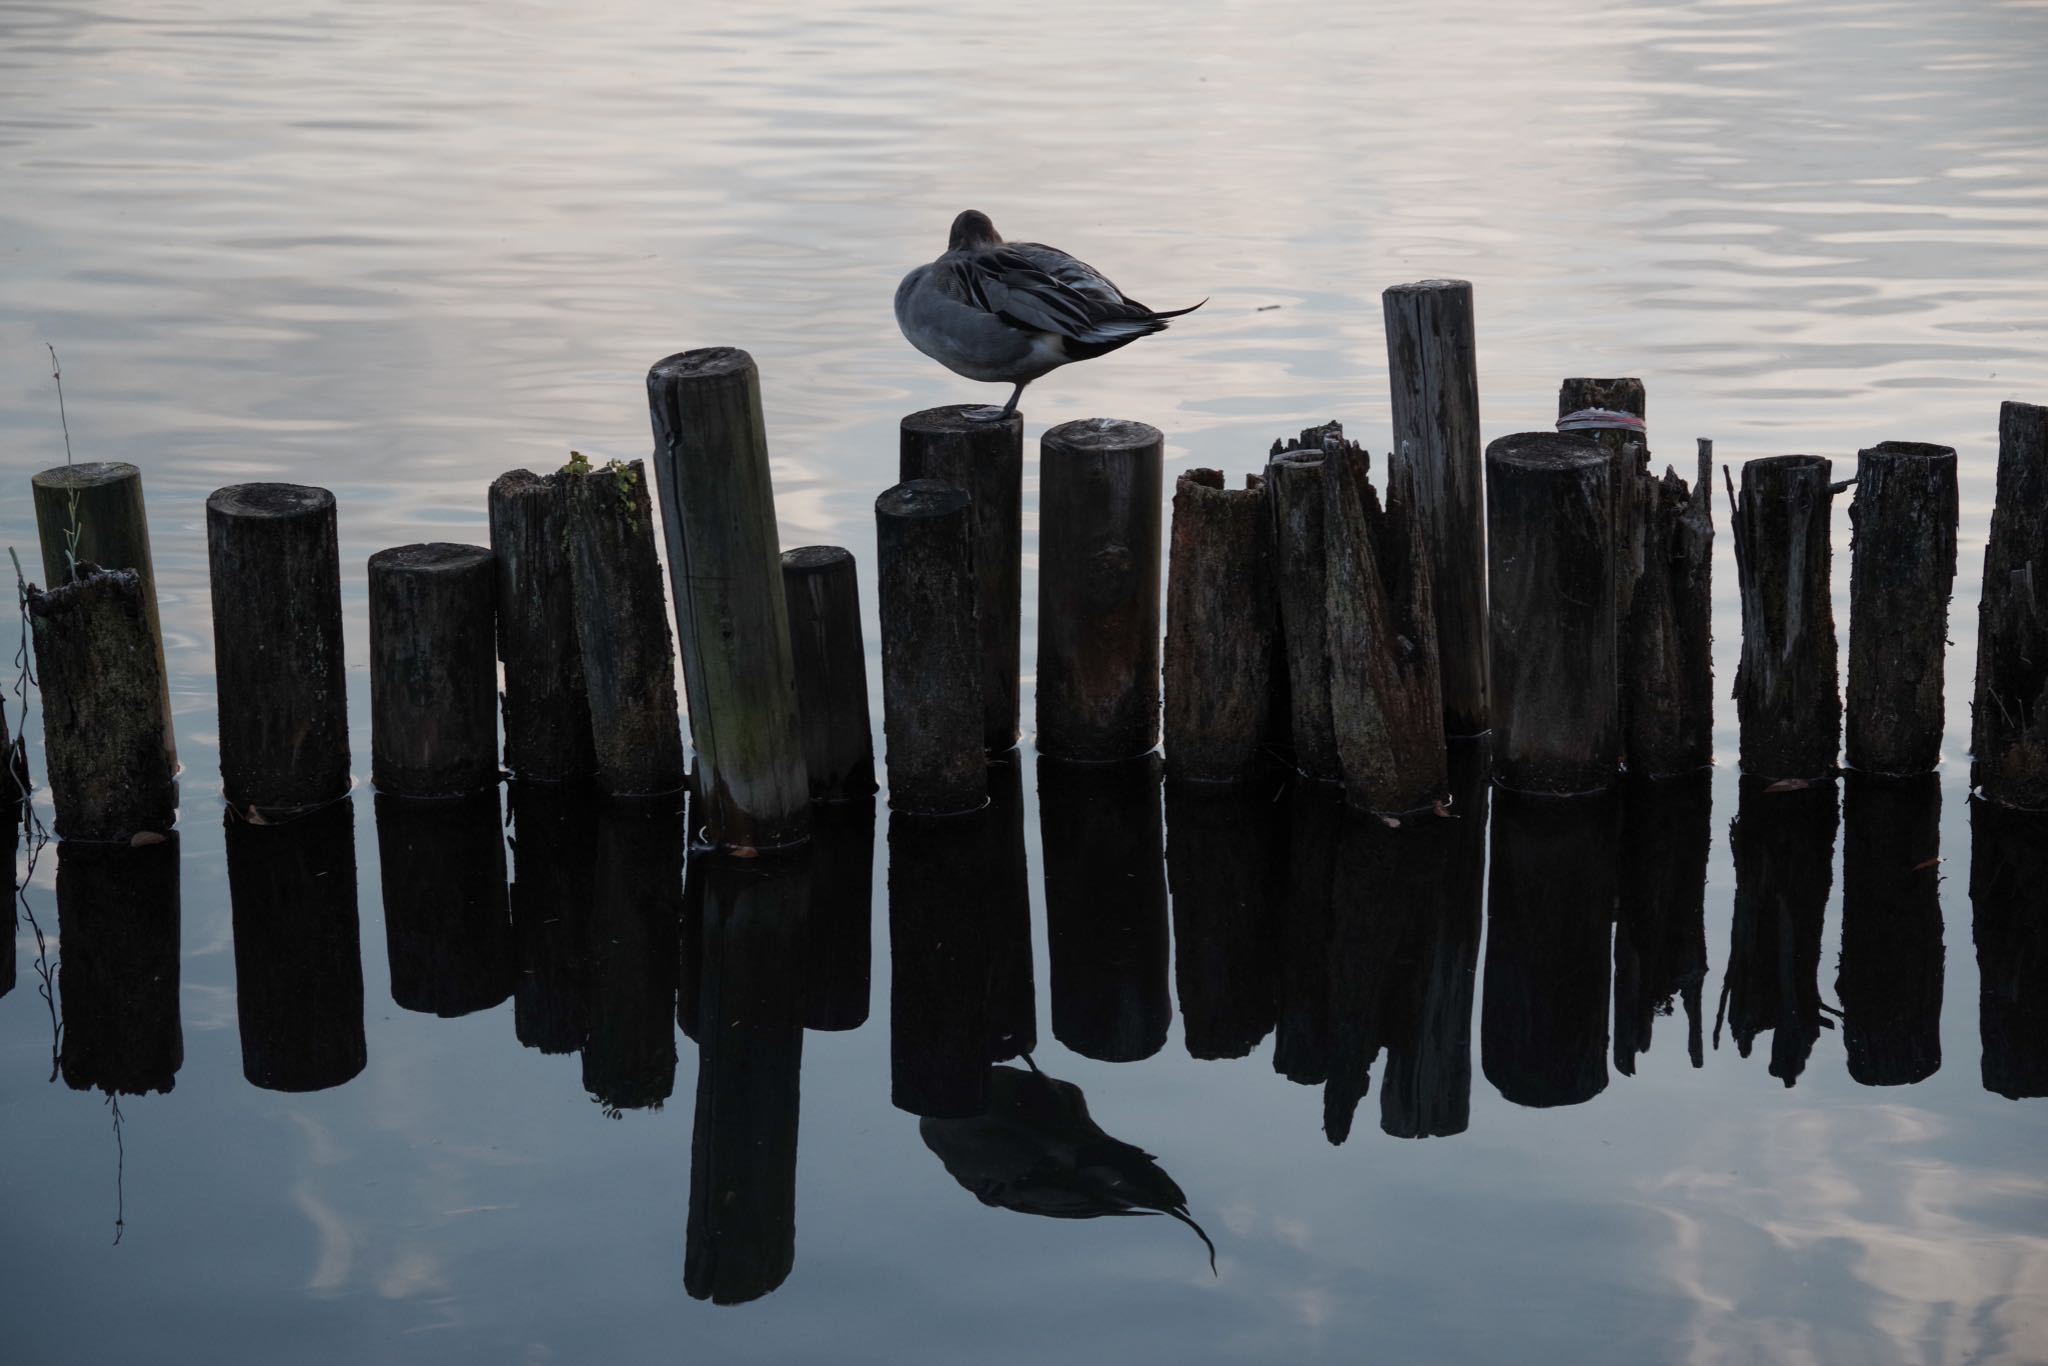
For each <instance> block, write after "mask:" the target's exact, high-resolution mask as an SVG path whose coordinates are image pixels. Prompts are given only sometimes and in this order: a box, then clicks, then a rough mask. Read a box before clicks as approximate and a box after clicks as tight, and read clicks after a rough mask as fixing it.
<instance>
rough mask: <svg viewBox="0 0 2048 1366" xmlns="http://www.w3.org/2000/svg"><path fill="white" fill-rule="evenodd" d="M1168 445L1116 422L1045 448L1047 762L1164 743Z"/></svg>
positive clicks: (1042, 651)
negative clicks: (1163, 516) (1163, 549)
mask: <svg viewBox="0 0 2048 1366" xmlns="http://www.w3.org/2000/svg"><path fill="white" fill-rule="evenodd" d="M1165 449H1166V438H1165V437H1164V436H1162V435H1161V434H1160V432H1159V430H1158V429H1157V428H1156V427H1149V426H1147V425H1146V424H1144V423H1142V422H1123V421H1118V420H1116V419H1114V418H1087V419H1083V420H1082V421H1079V422H1066V423H1062V424H1060V425H1059V426H1057V427H1054V428H1053V429H1052V430H1051V431H1049V432H1047V433H1046V434H1045V435H1044V437H1042V438H1041V439H1040V442H1039V468H1040V475H1039V499H1038V501H1039V537H1038V752H1039V753H1040V754H1042V755H1044V756H1045V757H1047V758H1052V759H1083V760H1114V759H1129V758H1133V757H1135V756H1137V755H1140V754H1144V753H1146V752H1147V751H1149V750H1150V749H1152V748H1153V747H1154V746H1155V745H1157V744H1158V743H1159V510H1160V509H1159V499H1160V477H1161V475H1160V463H1161V461H1162V460H1163V458H1164V455H1165Z"/></svg>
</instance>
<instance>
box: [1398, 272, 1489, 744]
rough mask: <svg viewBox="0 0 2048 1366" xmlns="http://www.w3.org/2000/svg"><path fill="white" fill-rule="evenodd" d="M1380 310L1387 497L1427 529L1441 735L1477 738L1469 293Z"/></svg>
mask: <svg viewBox="0 0 2048 1366" xmlns="http://www.w3.org/2000/svg"><path fill="white" fill-rule="evenodd" d="M1380 301H1381V304H1382V307H1383V311H1384V314H1385V318H1386V330H1387V370H1388V373H1389V375H1390V377H1391V381H1392V389H1393V419H1394V444H1393V447H1392V452H1393V453H1392V454H1391V455H1390V456H1389V457H1388V465H1389V470H1388V480H1387V485H1388V497H1389V501H1391V502H1395V503H1403V504H1407V505H1408V506H1411V507H1413V508H1414V509H1415V510H1416V513H1417V515H1418V516H1419V517H1420V519H1421V521H1422V527H1423V543H1424V544H1425V545H1426V546H1427V547H1428V552H1427V553H1428V555H1429V560H1430V595H1431V600H1432V602H1433V603H1434V605H1435V611H1434V619H1435V621H1436V624H1437V641H1438V649H1439V652H1440V654H1441V656H1442V661H1443V662H1442V666H1441V668H1442V676H1443V706H1444V730H1445V732H1446V733H1447V734H1450V735H1477V734H1478V733H1479V732H1481V731H1483V730H1485V729H1487V727H1488V726H1489V725H1491V724H1492V720H1491V718H1492V709H1491V703H1490V691H1489V686H1488V667H1487V650H1488V648H1489V642H1488V639H1487V606H1486V596H1487V586H1486V573H1487V564H1486V536H1487V532H1486V521H1485V518H1486V514H1487V504H1486V495H1485V493H1484V491H1483V488H1482V485H1481V482H1480V475H1481V471H1480V458H1479V367H1478V363H1477V361H1476V359H1475V356H1474V344H1473V321H1472V286H1471V285H1470V284H1469V283H1467V282H1466V281H1464V280H1421V281H1417V282H1416V283H1414V284H1409V285H1395V286H1393V287H1392V288H1390V289H1387V290H1385V291H1384V292H1383V293H1382V294H1381V295H1380Z"/></svg>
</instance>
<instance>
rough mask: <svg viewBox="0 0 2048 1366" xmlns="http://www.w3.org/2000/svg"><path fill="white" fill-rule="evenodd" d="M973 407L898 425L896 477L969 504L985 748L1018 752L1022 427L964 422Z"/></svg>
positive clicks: (929, 413)
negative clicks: (956, 491)
mask: <svg viewBox="0 0 2048 1366" xmlns="http://www.w3.org/2000/svg"><path fill="white" fill-rule="evenodd" d="M976 411H979V409H978V408H976V407H975V405H973V404H962V405H958V406H954V407H947V408H927V409H925V410H924V411H923V412H919V413H912V414H911V415H910V416H909V417H906V418H904V419H903V425H902V431H901V436H900V462H899V469H898V474H897V477H898V478H899V479H901V480H903V481H904V482H905V483H908V482H910V481H911V480H913V479H938V480H941V481H943V482H945V483H948V484H958V485H959V486H960V487H961V488H964V489H966V490H967V492H968V495H969V496H970V497H972V498H973V500H974V574H975V594H974V608H975V616H976V617H977V619H978V620H979V622H980V627H979V634H980V638H981V663H982V671H981V704H982V711H983V714H984V716H985V718H986V720H985V723H984V727H983V736H982V742H983V744H984V745H986V746H987V748H988V752H989V753H991V754H1001V753H1003V752H1004V751H1006V750H1010V749H1014V748H1016V745H1017V716H1018V710H1017V706H1018V704H1017V695H1018V675H1019V672H1020V665H1019V650H1020V638H1021V634H1022V620H1021V619H1022V615H1023V582H1024V514H1023V506H1024V419H1023V417H1022V416H1021V415H1019V414H1016V413H1012V414H1011V415H1010V416H1009V417H1007V418H1005V419H1004V420H1003V421H1001V422H986V421H982V420H979V419H977V418H972V417H969V416H967V414H969V413H971V412H976Z"/></svg>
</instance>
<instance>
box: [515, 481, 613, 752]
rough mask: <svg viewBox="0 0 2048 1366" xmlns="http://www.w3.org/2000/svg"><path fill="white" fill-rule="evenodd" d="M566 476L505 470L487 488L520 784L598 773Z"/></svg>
mask: <svg viewBox="0 0 2048 1366" xmlns="http://www.w3.org/2000/svg"><path fill="white" fill-rule="evenodd" d="M567 479H568V476H566V475H563V474H560V473H556V474H535V473H533V472H532V471H531V470H509V471H507V472H506V473H504V474H501V475H499V476H498V477H497V478H496V479H494V480H492V481H491V491H490V518H491V554H492V555H493V556H494V557H495V564H496V566H497V576H498V658H499V660H500V661H501V662H502V663H503V664H504V666H505V767H506V768H508V769H510V770H511V771H512V774H513V776H514V777H516V778H519V779H521V780H523V781H526V782H535V783H563V782H575V781H577V780H579V779H583V778H587V777H589V776H590V775H591V774H593V773H595V772H596V771H597V754H596V751H595V750H593V749H592V748H591V739H590V699H589V695H588V692H587V690H586V689H585V687H584V683H583V652H582V647H581V646H580V645H579V644H578V643H577V639H576V589H575V584H574V583H573V581H572V578H571V575H570V571H569V562H570V557H569V553H568V546H569V488H568V483H567Z"/></svg>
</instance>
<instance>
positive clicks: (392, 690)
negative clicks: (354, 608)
mask: <svg viewBox="0 0 2048 1366" xmlns="http://www.w3.org/2000/svg"><path fill="white" fill-rule="evenodd" d="M497 598H498V586H497V580H496V577H495V571H494V570H493V569H492V566H491V552H490V551H488V550H485V549H484V548H483V547H482V546H475V545H450V544H447V543H445V542H435V543H432V544H427V545H405V546H397V547H394V548H392V549H390V550H380V551H378V552H377V553H376V554H374V555H372V556H371V557H370V753H371V760H370V777H371V779H372V781H374V782H375V783H376V784H377V790H378V791H379V792H384V793H390V794H392V795H395V796H402V797H453V796H459V795H461V794H463V793H466V792H474V791H476V790H477V789H478V788H480V787H483V786H484V785H486V784H488V783H492V782H495V781H496V780H497V777H498V663H497V647H496V621H497Z"/></svg>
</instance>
